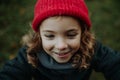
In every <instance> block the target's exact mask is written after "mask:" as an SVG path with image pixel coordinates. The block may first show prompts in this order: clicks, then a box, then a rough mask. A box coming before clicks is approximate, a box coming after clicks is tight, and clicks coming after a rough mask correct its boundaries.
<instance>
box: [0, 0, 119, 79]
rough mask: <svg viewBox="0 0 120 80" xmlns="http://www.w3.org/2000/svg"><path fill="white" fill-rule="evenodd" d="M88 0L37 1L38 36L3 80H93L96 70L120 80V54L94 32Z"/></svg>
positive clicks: (4, 73) (5, 71) (2, 74)
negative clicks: (91, 77)
mask: <svg viewBox="0 0 120 80" xmlns="http://www.w3.org/2000/svg"><path fill="white" fill-rule="evenodd" d="M90 28H91V21H90V19H89V16H88V9H87V7H86V4H85V2H84V0H37V3H36V5H35V11H34V19H33V22H32V29H33V30H34V34H33V35H32V36H29V39H28V38H27V41H29V42H27V44H26V46H24V47H23V48H21V49H20V51H19V53H18V56H17V57H16V58H15V59H13V60H11V61H8V62H7V63H6V64H5V66H4V67H3V69H2V70H1V72H0V79H1V80H89V77H90V74H91V72H92V71H93V70H95V71H97V72H102V73H103V74H104V76H105V78H106V80H120V53H118V52H116V51H113V50H112V49H110V48H108V47H106V46H103V45H102V44H101V43H100V42H98V41H96V39H95V37H94V35H93V34H92V33H91V32H90Z"/></svg>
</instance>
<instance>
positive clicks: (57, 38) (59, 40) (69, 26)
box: [40, 16, 81, 63]
mask: <svg viewBox="0 0 120 80" xmlns="http://www.w3.org/2000/svg"><path fill="white" fill-rule="evenodd" d="M40 36H41V40H42V46H43V49H44V50H45V51H46V52H47V54H49V55H50V56H51V57H52V58H53V59H55V60H56V61H57V62H59V63H66V62H68V61H69V60H70V59H71V57H72V56H73V54H75V53H76V52H77V51H78V49H79V48H80V37H81V26H80V24H79V22H78V21H77V20H76V19H74V18H72V17H68V16H59V17H58V16H55V17H50V18H48V19H46V20H44V21H43V22H42V24H41V25H40Z"/></svg>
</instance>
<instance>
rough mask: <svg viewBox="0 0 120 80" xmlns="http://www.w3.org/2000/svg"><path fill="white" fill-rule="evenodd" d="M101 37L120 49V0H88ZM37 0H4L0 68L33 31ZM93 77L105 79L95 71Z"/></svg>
mask: <svg viewBox="0 0 120 80" xmlns="http://www.w3.org/2000/svg"><path fill="white" fill-rule="evenodd" d="M85 1H86V2H87V6H88V9H89V14H90V17H91V20H92V27H93V28H92V31H93V32H94V33H95V34H96V37H97V39H98V40H100V41H101V42H102V43H103V44H105V45H107V46H110V47H111V48H113V49H114V50H119V51H120V35H119V34H120V6H119V4H120V0H85ZM35 2H36V0H0V67H1V66H2V65H3V64H4V62H5V61H7V60H9V59H12V58H14V56H15V55H16V53H17V51H18V49H19V48H20V47H21V43H20V42H21V37H22V36H23V35H24V34H25V33H26V32H27V31H28V30H29V28H30V26H29V24H30V23H31V21H32V19H33V7H34V4H35ZM91 80H104V78H103V75H102V74H101V73H95V72H93V74H92V76H91Z"/></svg>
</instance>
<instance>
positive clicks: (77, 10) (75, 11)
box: [32, 0, 91, 32]
mask: <svg viewBox="0 0 120 80" xmlns="http://www.w3.org/2000/svg"><path fill="white" fill-rule="evenodd" d="M59 15H66V16H72V17H76V18H78V19H80V20H82V21H83V22H84V23H86V25H88V27H90V26H91V21H90V18H89V15H88V9H87V6H86V4H85V2H84V0H37V3H36V5H35V8H34V19H33V22H32V28H33V29H34V31H36V32H37V31H38V28H39V25H40V24H41V22H42V21H43V20H44V19H46V18H48V17H51V16H59Z"/></svg>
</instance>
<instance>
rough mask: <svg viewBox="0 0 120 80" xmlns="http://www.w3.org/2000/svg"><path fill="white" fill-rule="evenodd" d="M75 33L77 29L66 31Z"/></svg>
mask: <svg viewBox="0 0 120 80" xmlns="http://www.w3.org/2000/svg"><path fill="white" fill-rule="evenodd" d="M73 31H74V32H77V31H78V29H70V30H68V31H67V32H73Z"/></svg>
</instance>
